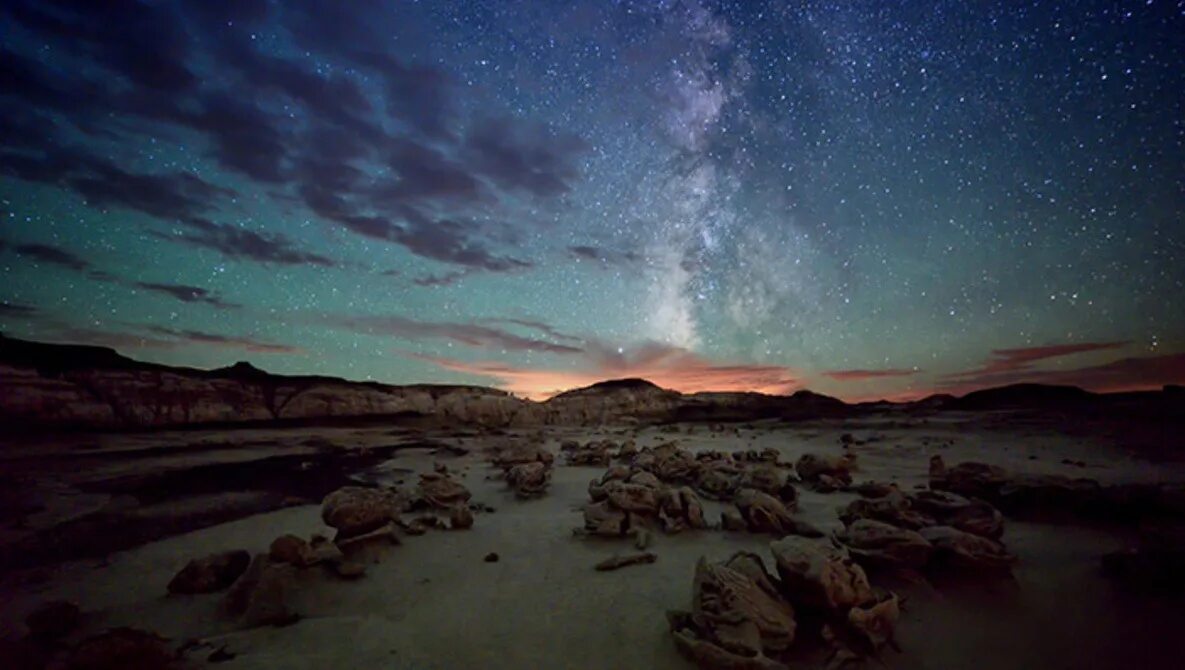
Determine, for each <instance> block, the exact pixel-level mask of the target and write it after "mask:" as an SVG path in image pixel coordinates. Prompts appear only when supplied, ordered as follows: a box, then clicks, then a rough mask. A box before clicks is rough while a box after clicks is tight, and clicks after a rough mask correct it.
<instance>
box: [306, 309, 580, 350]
mask: <svg viewBox="0 0 1185 670" xmlns="http://www.w3.org/2000/svg"><path fill="white" fill-rule="evenodd" d="M325 322H326V323H328V324H329V325H332V326H336V327H339V328H346V329H349V330H353V331H355V332H360V333H366V334H369V335H387V336H391V337H397V338H401V339H406V340H446V341H449V342H455V343H457V344H463V345H465V346H468V347H475V348H485V349H501V350H505V351H540V352H547V353H553V354H579V353H582V352H583V350H582V349H581V348H579V347H574V346H569V345H566V344H556V343H553V342H547V341H545V340H540V339H536V338H530V337H523V336H521V335H515V334H514V333H511V332H508V331H505V330H501V329H499V328H492V327H489V326H483V325H479V324H474V323H442V322H429V321H417V320H415V319H409V318H407V317H403V316H394V315H392V316H331V317H327V318H326V319H325Z"/></svg>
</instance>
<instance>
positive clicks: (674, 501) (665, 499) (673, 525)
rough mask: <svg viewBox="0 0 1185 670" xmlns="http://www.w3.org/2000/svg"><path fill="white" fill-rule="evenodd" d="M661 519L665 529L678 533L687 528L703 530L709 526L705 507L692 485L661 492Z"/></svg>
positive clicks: (659, 514)
mask: <svg viewBox="0 0 1185 670" xmlns="http://www.w3.org/2000/svg"><path fill="white" fill-rule="evenodd" d="M658 517H659V520H660V521H661V522H662V525H663V530H664V531H666V532H668V533H677V532H679V531H681V530H684V529H686V528H692V529H696V530H702V529H704V528H707V527H708V522H707V520H705V519H704V507H703V504H702V503H700V500H699V496H697V495H695V491H692V490H691V488H690V487H687V486H684V487H682V488H678V489H666V490H664V491H663V492H662V493H661V494H659V512H658Z"/></svg>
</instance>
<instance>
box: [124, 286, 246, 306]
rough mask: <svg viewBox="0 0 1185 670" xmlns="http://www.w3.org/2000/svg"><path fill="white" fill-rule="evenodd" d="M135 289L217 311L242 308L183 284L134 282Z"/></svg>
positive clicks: (201, 289) (205, 291) (203, 290)
mask: <svg viewBox="0 0 1185 670" xmlns="http://www.w3.org/2000/svg"><path fill="white" fill-rule="evenodd" d="M132 285H133V286H135V287H137V288H142V289H144V290H146V291H155V292H156V293H162V294H164V295H168V296H172V297H174V298H176V299H177V300H180V301H181V302H190V303H204V304H207V305H210V306H212V307H217V308H219V309H237V308H239V307H242V305H238V304H236V303H233V302H226V301H225V300H223V299H221V298H219V297H218V296H217V295H215V294H213V293H211V292H210V291H209V290H208V289H204V288H200V287H197V286H186V285H185V284H157V283H153V282H135V283H133V284H132Z"/></svg>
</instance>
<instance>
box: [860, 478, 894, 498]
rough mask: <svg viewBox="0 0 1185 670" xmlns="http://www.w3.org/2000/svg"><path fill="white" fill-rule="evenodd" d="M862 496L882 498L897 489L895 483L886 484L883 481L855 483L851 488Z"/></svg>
mask: <svg viewBox="0 0 1185 670" xmlns="http://www.w3.org/2000/svg"><path fill="white" fill-rule="evenodd" d="M852 490H853V491H855V492H856V493H857V494H859V495H860V497H862V498H884V497H885V496H887V495H889V494H891V493H894V492H896V491H898V488H897V485H896V484H886V483H884V482H862V483H860V484H857V485H856V487H855V488H853V489H852Z"/></svg>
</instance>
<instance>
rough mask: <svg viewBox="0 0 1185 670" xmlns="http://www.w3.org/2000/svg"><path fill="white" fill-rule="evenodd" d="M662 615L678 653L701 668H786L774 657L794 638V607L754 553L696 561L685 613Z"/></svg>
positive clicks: (676, 612) (770, 669)
mask: <svg viewBox="0 0 1185 670" xmlns="http://www.w3.org/2000/svg"><path fill="white" fill-rule="evenodd" d="M667 618H668V620H669V622H670V624H671V632H672V634H673V635H674V638H675V646H676V648H677V649H678V650H679V652H680V653H681V654H683V655H684V656H685V657H687V658H688V659H689V660H691V661H693V662H695V663H696V664H697V665H699V667H703V668H730V669H731V668H736V669H740V668H754V669H756V668H760V669H763V670H773V669H777V668H783V669H784V668H786V667H787V666H786V665H784V664H783V663H781V662H780V661H779V660H777V659H778V657H779V656H780V655H781V654H782V653H783V652H785V651H786V650H787V649H789V648H790V645H791V644H793V642H794V636H795V632H796V629H797V622H796V621H795V618H794V608H793V607H792V606H791V605H790V603H789V602H787V601H786V600H785V599H783V598H782V597H781V595H780V594H779V593H778V591H777V588H776V587H775V586H774V583H773V579H772V578H771V577H770V576H769V574H768V573H767V572H766V571H765V566H764V565H763V564H762V562H761V559H760V557H758V556H756V555H754V554H750V553H746V552H739V553H737V554H735V555H733V557H732V558H730V559H729V560H728V561H727V562H725V563H708V562H707V561H706V560H705V559H702V558H701V559H700V560H699V563H698V564H697V565H696V570H695V581H694V584H693V591H692V610H691V611H690V612H681V611H675V612H670V613H668V615H667Z"/></svg>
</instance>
